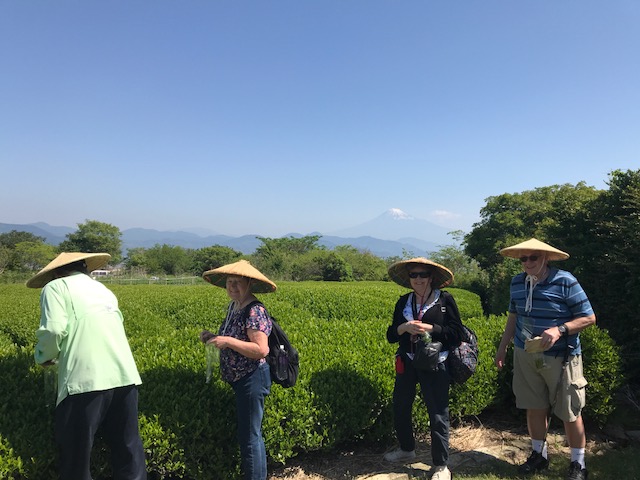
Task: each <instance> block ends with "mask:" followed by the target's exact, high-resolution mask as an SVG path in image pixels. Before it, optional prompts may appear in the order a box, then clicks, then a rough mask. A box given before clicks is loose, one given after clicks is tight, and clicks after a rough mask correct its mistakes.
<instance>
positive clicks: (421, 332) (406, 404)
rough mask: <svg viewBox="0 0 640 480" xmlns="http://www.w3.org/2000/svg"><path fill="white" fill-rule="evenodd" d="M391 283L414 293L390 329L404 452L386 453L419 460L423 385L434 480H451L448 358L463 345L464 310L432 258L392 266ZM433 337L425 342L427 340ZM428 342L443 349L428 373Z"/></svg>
mask: <svg viewBox="0 0 640 480" xmlns="http://www.w3.org/2000/svg"><path fill="white" fill-rule="evenodd" d="M389 276H390V277H391V279H392V280H393V281H394V282H396V283H398V284H399V285H402V286H403V287H407V288H410V289H411V292H409V293H407V294H405V295H402V296H401V297H400V299H399V300H398V301H397V303H396V306H395V309H394V312H393V322H392V323H391V325H390V326H389V328H388V329H387V340H388V341H389V343H398V350H397V352H396V357H395V366H396V380H395V385H394V389H393V416H394V427H395V431H396V437H397V439H398V443H399V444H400V445H399V447H398V448H396V449H395V450H392V451H390V452H388V453H386V454H385V455H384V459H385V460H387V461H389V462H407V461H410V460H412V459H414V458H415V456H416V453H415V438H414V435H413V427H412V418H411V410H412V406H413V402H414V400H415V396H416V386H417V385H418V384H420V391H421V393H422V398H423V399H424V402H425V404H426V406H427V412H428V413H429V421H430V425H431V457H432V459H433V463H434V473H433V476H432V477H431V478H432V479H433V480H449V479H450V478H451V472H450V470H449V468H448V466H447V465H448V462H449V385H450V383H451V379H450V377H449V372H448V370H447V363H446V359H447V356H448V353H449V349H450V348H452V347H456V346H458V345H459V344H460V341H461V339H462V338H463V335H464V332H463V330H462V322H461V321H460V314H459V312H458V306H457V305H456V302H455V300H454V299H453V297H452V296H451V294H450V293H448V292H445V291H444V290H441V288H442V287H444V286H446V285H449V284H450V283H451V282H452V281H453V273H451V271H450V270H449V269H448V268H446V267H444V266H442V265H440V264H437V263H435V262H432V261H431V260H427V259H426V258H421V257H419V258H412V259H411V260H404V261H401V262H396V263H394V264H393V265H391V266H390V267H389ZM425 335H426V337H427V339H430V340H425V339H424V337H425ZM424 341H431V342H433V344H435V345H438V343H436V342H439V344H440V345H438V348H439V352H438V351H437V349H435V355H436V356H437V357H436V358H435V361H434V362H433V365H432V366H430V367H429V368H427V369H423V368H418V367H417V366H416V365H414V359H416V358H417V357H416V352H417V349H418V348H420V345H421V343H422V342H424Z"/></svg>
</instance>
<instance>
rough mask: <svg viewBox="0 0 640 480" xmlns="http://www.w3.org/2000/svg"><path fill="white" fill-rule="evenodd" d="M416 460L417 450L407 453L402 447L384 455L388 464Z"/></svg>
mask: <svg viewBox="0 0 640 480" xmlns="http://www.w3.org/2000/svg"><path fill="white" fill-rule="evenodd" d="M414 458H416V451H415V450H411V451H410V452H407V451H405V450H402V449H401V448H400V447H398V448H396V449H395V450H391V451H390V452H387V453H385V454H384V459H385V460H386V461H387V462H404V461H407V460H413V459H414Z"/></svg>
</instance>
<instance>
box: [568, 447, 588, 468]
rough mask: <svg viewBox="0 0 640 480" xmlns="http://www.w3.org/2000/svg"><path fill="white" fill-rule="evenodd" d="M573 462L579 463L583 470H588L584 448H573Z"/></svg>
mask: <svg viewBox="0 0 640 480" xmlns="http://www.w3.org/2000/svg"><path fill="white" fill-rule="evenodd" d="M571 461H572V462H578V463H579V464H580V466H581V467H582V468H587V467H586V466H585V463H584V448H572V449H571Z"/></svg>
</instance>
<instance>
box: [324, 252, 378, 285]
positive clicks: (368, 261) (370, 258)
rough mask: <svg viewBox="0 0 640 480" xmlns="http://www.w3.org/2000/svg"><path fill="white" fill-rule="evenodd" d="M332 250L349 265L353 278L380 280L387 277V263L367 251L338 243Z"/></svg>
mask: <svg viewBox="0 0 640 480" xmlns="http://www.w3.org/2000/svg"><path fill="white" fill-rule="evenodd" d="M334 251H335V252H336V253H337V254H338V255H340V257H342V258H343V259H344V260H345V262H347V264H349V265H350V266H351V271H352V275H353V280H358V281H360V280H373V281H376V280H377V281H382V280H386V279H387V278H388V274H387V264H386V262H385V261H384V260H383V259H382V258H380V257H376V256H375V255H374V254H373V253H371V252H369V251H360V250H358V249H357V248H355V247H353V246H351V245H340V246H338V247H336V248H335V249H334Z"/></svg>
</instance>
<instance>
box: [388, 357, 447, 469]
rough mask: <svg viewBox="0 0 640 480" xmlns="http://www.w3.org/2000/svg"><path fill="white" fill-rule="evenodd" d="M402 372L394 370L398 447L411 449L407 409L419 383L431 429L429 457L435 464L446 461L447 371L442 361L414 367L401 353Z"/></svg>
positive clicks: (410, 407) (411, 433) (413, 447)
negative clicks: (426, 368)
mask: <svg viewBox="0 0 640 480" xmlns="http://www.w3.org/2000/svg"><path fill="white" fill-rule="evenodd" d="M402 359H403V360H404V372H403V373H398V372H396V382H395V386H394V389H393V421H394V426H395V429H396V436H397V438H398V442H399V443H400V448H402V450H405V451H411V450H415V448H416V441H415V438H414V436H413V421H412V417H411V409H412V407H413V402H414V400H415V398H416V385H417V384H418V383H419V384H420V392H421V393H422V398H423V399H424V402H425V404H426V405H427V412H428V413H429V423H430V430H431V457H432V458H433V463H434V465H436V466H440V465H447V464H448V462H449V383H450V377H449V372H447V369H446V362H445V363H439V364H438V369H437V370H436V371H435V372H425V371H423V370H416V369H415V368H413V365H412V364H411V360H409V359H408V358H407V357H405V356H402Z"/></svg>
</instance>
